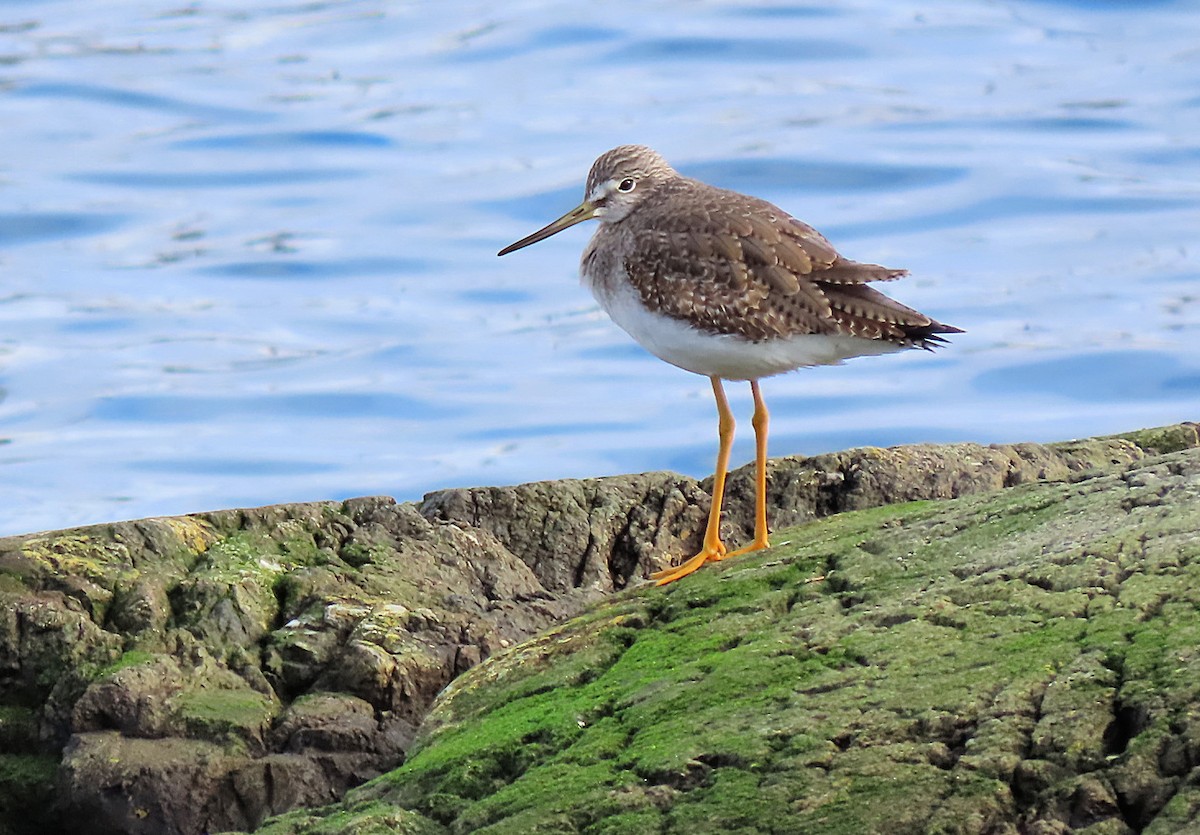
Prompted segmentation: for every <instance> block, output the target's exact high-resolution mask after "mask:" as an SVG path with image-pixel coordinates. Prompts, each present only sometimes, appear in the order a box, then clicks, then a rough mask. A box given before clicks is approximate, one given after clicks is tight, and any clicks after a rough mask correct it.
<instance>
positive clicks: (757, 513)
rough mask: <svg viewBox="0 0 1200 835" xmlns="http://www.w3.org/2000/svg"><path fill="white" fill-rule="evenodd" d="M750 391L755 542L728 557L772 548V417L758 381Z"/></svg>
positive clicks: (752, 382) (752, 384)
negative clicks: (769, 492) (769, 494)
mask: <svg viewBox="0 0 1200 835" xmlns="http://www.w3.org/2000/svg"><path fill="white" fill-rule="evenodd" d="M750 391H751V392H753V393H754V420H753V423H754V467H755V471H754V541H753V542H751V543H750V544H749V545H747V546H746V547H745V548H738V549H737V550H736V551H732V552H731V553H728V554H726V555H725V556H727V557H736V556H737V555H738V554H748V553H750V552H751V551H761V550H762V549H763V548H769V547H771V543H769V542H767V425H768V424H769V423H770V420H771V415H770V413H768V412H767V404H766V403H764V402H763V398H762V392H761V391H759V390H758V380H751V381H750Z"/></svg>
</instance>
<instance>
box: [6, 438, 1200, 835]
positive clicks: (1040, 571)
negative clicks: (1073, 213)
mask: <svg viewBox="0 0 1200 835" xmlns="http://www.w3.org/2000/svg"><path fill="white" fill-rule="evenodd" d="M707 487H708V485H707V483H697V482H696V481H694V480H692V479H688V478H686V477H683V476H679V475H676V474H670V473H647V474H641V475H631V476H621V477H614V478H606V479H593V480H583V481H560V482H545V483H539V484H528V485H520V486H516V487H505V488H469V489H457V490H446V491H441V492H438V493H435V494H431V495H429V496H427V497H426V498H425V500H424V501H423V502H420V503H406V504H396V503H395V502H394V501H392V500H391V499H387V498H381V497H373V498H362V499H353V500H350V501H346V502H327V503H311V504H295V505H281V506H274V507H266V508H257V509H247V510H228V511H218V512H213V513H200V514H194V515H189V516H182V517H172V518H163V519H148V520H140V521H136V522H123V523H116V524H109V525H97V526H91V527H87V528H79V529H74V530H69V531H58V532H53V533H42V534H36V535H30V536H20V537H9V538H6V539H0V835H25V834H26V833H35V832H45V831H61V832H79V833H116V832H122V833H123V832H129V833H201V832H216V831H230V830H241V831H246V830H253V829H255V828H257V827H262V826H265V828H264V830H263V831H265V832H272V833H284V832H287V833H300V832H314V833H315V832H337V831H346V832H350V831H370V827H371V826H375V827H378V831H411V832H426V831H428V832H469V831H478V830H479V829H482V828H484V827H488V831H489V832H493V831H494V832H514V833H515V832H528V831H531V829H530V827H531V826H532V825H533V824H537V825H539V826H540V827H541V831H555V832H560V831H561V832H585V831H586V832H596V833H599V832H636V831H678V832H699V831H734V830H737V829H741V830H743V831H747V832H749V831H777V832H788V831H796V832H800V831H804V832H818V831H831V832H832V831H846V832H850V831H858V832H861V831H873V830H872V828H871V827H873V826H881V825H882V823H881V822H883V821H889V820H890V821H891V822H892V824H895V827H894V828H891V829H890V830H889V831H924V828H923V827H924V826H925V824H923V823H921V822H922V821H925V822H926V823H928V822H929V821H934V822H938V821H940V822H941V823H939V824H938V826H937V827H935V828H936V829H937V830H938V831H945V832H951V831H953V832H993V831H994V832H1003V831H1013V832H1016V831H1036V832H1066V831H1088V832H1094V833H1101V832H1106V833H1108V832H1113V833H1116V832H1141V831H1162V832H1168V831H1177V828H1176V829H1172V828H1167V827H1168V825H1172V826H1173V825H1175V824H1178V823H1180V822H1188V821H1190V822H1192V823H1196V822H1197V821H1198V820H1200V818H1197V815H1198V814H1200V812H1198V811H1197V810H1198V809H1200V722H1198V721H1197V720H1196V718H1195V717H1196V716H1197V715H1200V687H1197V685H1195V684H1194V682H1196V681H1200V660H1198V657H1197V654H1198V653H1200V625H1198V622H1200V615H1198V614H1197V613H1198V612H1200V605H1198V603H1197V600H1198V599H1200V598H1198V595H1200V575H1198V572H1200V435H1198V432H1197V425H1196V424H1179V425H1175V426H1168V427H1163V428H1160V429H1153V430H1144V431H1141V432H1133V433H1130V434H1128V435H1124V436H1119V437H1111V438H1098V439H1090V440H1085V441H1077V442H1069V443H1062V444H1051V445H1037V444H1017V445H996V446H979V445H973V444H951V445H944V446H924V445H920V446H908V447H897V448H893V449H874V448H867V449H857V450H849V451H846V452H842V453H834V454H830V455H823V456H817V457H814V458H787V459H778V460H775V461H772V462H771V466H770V491H769V494H770V495H769V499H770V502H771V506H772V510H771V513H772V519H773V524H774V527H775V528H776V529H777V530H778V531H779V534H778V535H777V536H776V541H777V542H778V543H781V544H780V545H779V546H778V547H776V548H774V549H772V550H771V551H769V552H765V553H764V554H763V555H761V556H757V555H756V556H755V557H753V558H741V559H739V560H735V561H731V562H730V563H727V564H722V565H721V566H719V567H717V568H715V569H713V570H709V569H705V571H703V572H701V573H700V575H697V576H698V578H699V579H698V580H697V582H691V578H689V581H688V582H686V583H679V584H675V585H673V586H670V587H667V588H666V589H661V590H658V589H650V588H648V587H646V586H645V585H644V584H642V583H641V580H642V578H644V577H645V576H646V575H647V574H648V573H649V572H650V571H653V570H655V569H657V568H660V567H662V566H663V565H664V564H665V563H666V562H667V561H668V560H670V559H672V558H674V557H678V556H681V555H683V554H685V553H687V552H688V551H690V550H692V549H694V548H695V547H696V544H697V542H698V539H699V536H700V533H701V529H702V527H703V522H704V518H705V514H706V512H707V509H708V503H709V501H710V499H709V496H708V494H707V492H706V488H707ZM1005 488H1015V489H1005ZM751 491H752V484H751V474H750V473H749V471H748V469H746V470H742V471H738V472H737V473H735V474H734V476H733V477H732V478H731V481H730V484H729V490H728V499H727V501H728V508H729V513H728V519H727V528H728V530H729V534H730V536H729V538H730V539H731V540H732V541H734V542H736V541H738V540H739V539H742V538H747V537H748V532H749V530H750V527H751V526H752V520H751V510H752V501H751ZM933 499H946V500H953V501H945V502H941V501H938V502H933V503H929V502H928V501H927V500H933ZM901 503H903V504H901ZM872 508H876V509H877V510H874V511H873V510H871V509H872ZM855 511H857V512H855ZM827 516H833V517H834V518H831V519H827V520H825V521H824V522H820V523H817V524H811V525H808V526H806V527H804V528H802V529H797V530H784V529H786V528H790V527H791V526H795V525H801V524H805V523H811V522H813V520H815V519H820V518H822V517H827ZM788 540H791V542H790V543H789V542H788ZM938 646H942V647H944V648H946V651H945V652H941V653H939V652H936V651H935V650H936V648H937V647H938ZM980 647H986V651H985V650H980V649H979V648H980ZM768 648H771V649H770V651H768ZM955 648H956V650H955V651H954V652H951V651H949V650H950V649H955ZM974 650H978V658H976V659H975V660H974V662H973V665H974V666H972V665H971V664H965V666H964V662H963V659H964V658H965V659H970V657H971V651H974ZM772 653H775V654H772ZM639 658H640V660H639ZM764 659H774V660H764ZM781 659H782V660H781ZM789 659H790V660H789ZM752 660H754V661H756V662H757V661H762V662H763V664H764V665H765V666H761V668H760V667H758V666H755V665H754V664H752V663H751V661H752ZM484 661H486V662H487V663H482V664H481V662H484ZM735 664H736V665H740V666H738V667H737V668H736V669H734V668H732V667H730V665H735ZM910 668H911V669H910ZM920 670H924V671H925V673H924V674H923V675H917V674H916V673H915V672H913V671H920ZM971 670H975V671H977V675H974V677H972V675H968V672H970V671H971ZM468 671H470V672H469V673H468ZM464 673H467V675H463V674H464ZM706 681H707V682H709V683H710V684H713V686H712V687H707V686H706V687H705V688H702V689H701V690H696V686H697V683H698V682H701V683H702V682H706ZM781 681H784V682H787V686H786V687H781V685H780V684H779V682H781ZM452 682H453V684H451V683H452ZM714 683H715V684H714ZM717 684H719V685H720V686H716V685H717ZM447 685H450V687H449V689H448V690H447V691H446V695H444V696H443V697H442V698H440V699H439V698H438V695H439V693H441V692H442V691H443V690H444V689H445V688H447ZM709 690H715V691H719V696H720V698H719V705H714V704H711V703H710V702H711V699H712V698H715V697H713V695H712V693H710V692H709ZM893 691H895V692H893ZM683 694H691V695H689V696H685V695H683ZM768 694H769V695H768ZM851 695H853V697H854V698H853V699H851V698H849V696H851ZM687 699H692V702H691V707H689V706H688V703H687V701H686V700H687ZM763 699H766V700H767V701H766V702H763ZM581 700H582V701H581ZM721 705H723V707H721ZM431 709H432V713H431V712H430V711H431ZM497 714H504V716H502V717H500V718H497ZM764 717H766V718H764ZM685 720H686V721H685ZM701 720H702V721H701ZM696 722H701V724H700V725H696V724H695V723H696ZM651 742H653V743H654V744H651ZM710 743H711V744H710ZM693 749H694V750H693ZM401 766H402V767H401ZM398 767H399V768H398ZM380 775H383V776H380ZM872 775H874V777H872ZM884 776H886V780H884V779H883V777H884ZM376 777H379V779H377V780H374V781H373V782H371V783H369V784H368V785H366V786H362V784H363V783H365V782H366V781H368V780H372V778H376ZM876 778H878V779H876ZM556 781H557V782H556ZM889 785H890V786H893V787H894V788H895V789H896V790H897V791H900V790H901V789H902V790H903V791H905V792H907V793H908V794H907V796H908V797H910V798H919V799H920V802H921V803H925V804H927V805H926V806H925V807H921V806H920V805H914V804H913V801H903V802H902V803H901V805H900V806H897V805H896V804H897V803H898V802H899V801H897V799H896V798H897V797H899V796H901V795H896V794H894V793H889V792H888V791H885V788H886V786H889ZM356 787H359V788H356ZM556 787H557V788H556ZM758 807H761V808H762V810H763V811H762V812H761V815H759V813H756V812H754V811H753V810H754V809H755V808H758ZM284 813H287V814H284ZM281 814H282V815H283V817H281V818H275V819H273V820H268V819H269V818H271V816H275V815H281ZM756 815H757V816H756ZM881 816H884V817H881ZM887 816H891V817H887ZM703 821H709V822H710V823H709V824H703V825H702V824H701V823H699V822H703ZM764 821H766V822H767V823H763V822H764ZM793 821H794V822H795V823H794V825H793V824H792V823H790V822H793ZM768 824H769V826H768ZM697 826H700V827H701V828H696V827H697ZM704 826H709V828H708V829H705V828H704ZM763 826H768V828H762V827H763ZM855 826H857V828H855ZM364 827H365V828H364ZM864 827H865V828H864ZM1089 827H1090V828H1089ZM1156 827H1157V828H1156Z"/></svg>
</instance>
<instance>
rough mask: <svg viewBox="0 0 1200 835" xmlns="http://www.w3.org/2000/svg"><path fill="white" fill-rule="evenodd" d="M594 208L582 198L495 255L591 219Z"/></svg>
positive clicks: (589, 201) (515, 249)
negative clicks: (558, 215)
mask: <svg viewBox="0 0 1200 835" xmlns="http://www.w3.org/2000/svg"><path fill="white" fill-rule="evenodd" d="M596 208H597V207H596V204H595V203H593V202H592V201H591V200H584V201H583V202H582V203H580V204H579V205H578V206H576V207H575V208H574V209H571V211H569V212H567V213H566V214H565V215H563V216H562V217H560V218H559V219H558V220H556V221H554V222H553V223H550V224H548V225H546V226H543V227H542V228H541V229H539V230H537V231H536V232H534V233H533V234H532V235H529V236H528V237H525V238H521V240H519V241H517V242H516V243H515V244H509V245H508V246H506V247H504V249H502V250H500V252H498V253H497V255H508V253H510V252H516V251H517V250H518V249H522V248H524V247H527V246H529V245H530V244H536V243H537V242H538V241H544V240H545V239H546V238H549V237H550V236H551V235H555V234H557V233H559V232H561V231H562V230H564V229H566V228H567V227H569V226H574V225H575V224H576V223H583V222H584V221H585V220H591V219H592V218H594V217H595V216H596Z"/></svg>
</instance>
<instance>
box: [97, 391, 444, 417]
mask: <svg viewBox="0 0 1200 835" xmlns="http://www.w3.org/2000/svg"><path fill="white" fill-rule="evenodd" d="M447 413H448V410H447V409H446V408H444V407H442V406H438V405H436V404H434V403H430V402H428V401H425V400H419V399H417V398H415V397H406V396H405V395H402V394H393V393H370V392H362V391H357V392H353V391H351V392H341V391H329V392H312V393H305V394H270V395H267V394H262V395H257V394H256V395H247V396H243V397H234V396H228V397H217V396H200V395H193V394H179V395H124V396H119V397H102V398H100V399H98V400H97V401H96V404H95V406H94V408H93V409H92V413H91V417H92V418H95V419H97V420H108V421H117V422H122V423H124V422H130V423H200V422H204V421H212V420H219V419H225V420H232V421H235V422H236V421H238V420H243V419H245V418H247V417H261V416H264V415H269V416H273V417H276V418H281V417H288V416H290V417H294V418H311V417H312V415H314V414H319V415H320V416H321V417H322V418H323V419H325V418H334V419H351V420H371V419H379V418H388V419H393V420H395V419H401V420H410V421H419V420H431V419H435V418H440V417H445V416H446V415H447Z"/></svg>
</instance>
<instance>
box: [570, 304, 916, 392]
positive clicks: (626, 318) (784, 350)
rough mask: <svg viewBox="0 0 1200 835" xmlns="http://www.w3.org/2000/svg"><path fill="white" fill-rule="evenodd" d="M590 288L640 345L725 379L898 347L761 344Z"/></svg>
mask: <svg viewBox="0 0 1200 835" xmlns="http://www.w3.org/2000/svg"><path fill="white" fill-rule="evenodd" d="M588 283H589V284H591V287H592V290H593V293H594V295H595V296H596V300H597V301H599V302H600V306H601V307H603V308H604V311H605V312H606V313H608V315H609V316H610V317H611V318H612V320H613V321H614V322H616V323H617V325H619V326H620V327H621V329H622V330H624V331H625V332H626V333H628V334H629V335H630V336H632V337H633V338H634V339H635V340H636V341H637V343H638V344H639V345H641V346H642V347H643V348H645V349H646V350H647V351H649V352H650V353H652V354H654V356H656V357H658V358H659V359H661V360H664V361H666V362H669V363H671V365H675V366H678V367H680V368H682V369H685V370H687V371H692V372H694V373H696V374H703V375H705V376H706V377H720V378H722V379H725V380H757V379H759V378H760V377H770V376H771V375H772V374H782V373H783V372H785V371H792V370H794V369H796V368H802V367H804V366H807V365H834V364H837V363H840V362H841V361H842V360H844V359H849V358H850V357H861V356H869V355H874V354H890V353H892V352H893V351H898V350H900V347H899V346H897V345H894V344H892V343H890V342H885V341H883V340H881V339H862V338H860V337H857V336H840V335H837V336H831V335H824V334H805V335H802V336H792V337H787V338H783V339H771V340H766V341H763V342H750V341H749V340H746V339H743V338H742V337H740V336H732V335H728V334H711V333H707V332H705V331H702V330H699V329H697V328H694V327H692V326H691V325H689V324H687V323H686V322H683V321H681V320H679V319H674V318H672V317H670V316H664V315H663V314H661V313H652V312H651V311H649V310H647V309H646V308H645V307H644V306H642V303H641V299H640V298H639V297H638V295H637V293H636V291H634V289H633V288H632V287H630V286H629V285H628V284H626V283H625V282H617V283H616V284H617V287H616V289H615V291H614V292H613V293H612V294H611V295H610V294H607V293H604V292H603V291H601V290H600V287H599V286H598V284H597V283H595V282H588Z"/></svg>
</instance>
